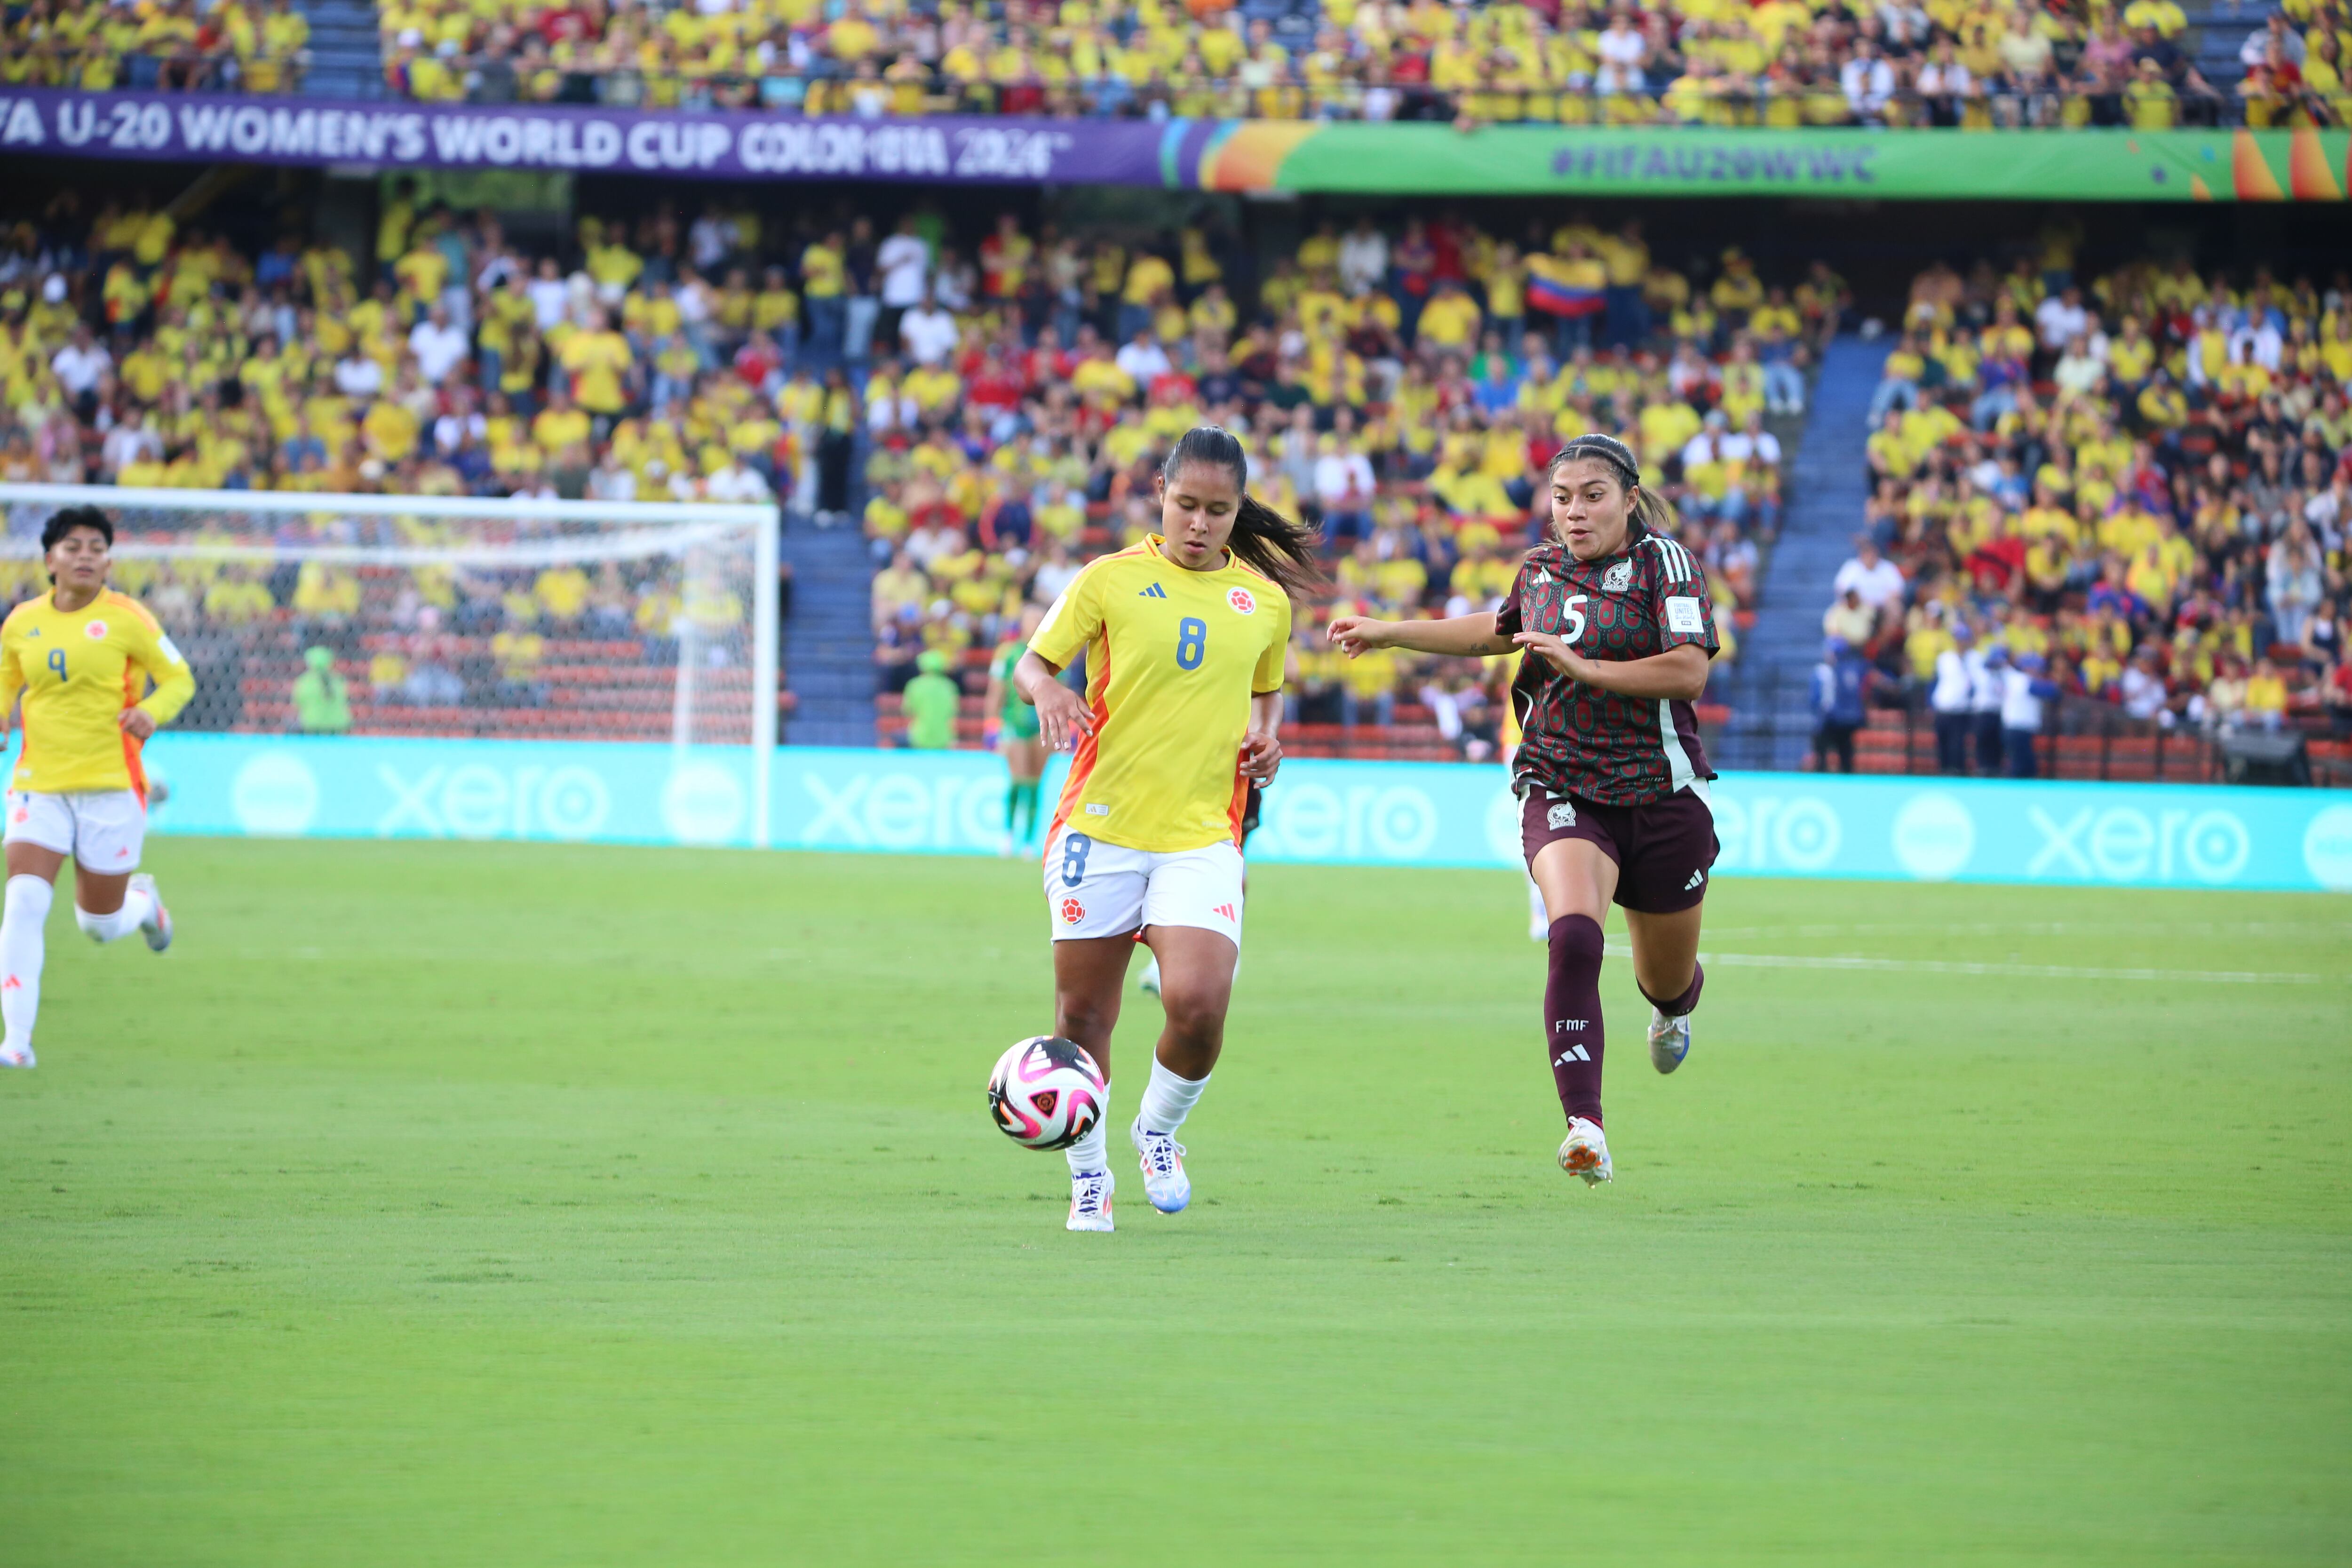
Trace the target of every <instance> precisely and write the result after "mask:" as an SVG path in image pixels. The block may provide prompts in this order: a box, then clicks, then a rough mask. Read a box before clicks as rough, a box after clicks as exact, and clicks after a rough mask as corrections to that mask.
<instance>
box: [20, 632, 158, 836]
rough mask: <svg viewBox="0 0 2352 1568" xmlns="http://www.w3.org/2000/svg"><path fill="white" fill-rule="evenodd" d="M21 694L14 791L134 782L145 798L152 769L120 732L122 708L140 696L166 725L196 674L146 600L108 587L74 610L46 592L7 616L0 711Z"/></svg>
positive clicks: (69, 791)
mask: <svg viewBox="0 0 2352 1568" xmlns="http://www.w3.org/2000/svg"><path fill="white" fill-rule="evenodd" d="M151 681H152V683H153V686H154V689H153V690H152V692H151V691H149V689H148V686H149V683H150V682H151ZM20 692H21V693H23V695H24V699H25V717H24V733H25V742H24V745H23V747H22V748H21V749H20V750H19V751H18V752H17V755H16V785H15V787H16V788H17V789H20V790H30V791H34V792H37V793H38V794H41V795H74V794H79V793H80V792H82V791H85V790H114V789H127V790H132V791H135V792H136V793H137V794H138V795H139V798H140V799H141V800H142V801H143V800H145V799H146V798H147V774H146V772H145V770H144V769H142V767H141V766H140V765H139V742H137V741H134V740H132V739H131V736H130V735H129V734H127V733H126V732H124V731H123V729H122V726H121V715H122V710H124V709H126V708H129V707H131V705H133V704H134V703H136V704H139V705H140V706H142V707H144V708H145V709H146V710H147V711H148V712H149V713H150V714H152V715H153V717H154V720H155V722H156V723H158V724H168V723H170V722H171V721H172V718H173V715H174V714H176V713H178V712H179V710H181V709H183V708H184V707H186V706H187V705H188V699H189V698H191V697H193V696H194V695H195V693H196V678H195V675H194V672H192V671H191V670H190V669H189V668H188V661H187V660H186V659H184V658H181V657H180V650H179V649H178V648H176V647H173V646H172V639H171V638H170V637H165V636H164V635H163V627H162V626H158V625H156V623H155V617H154V616H151V615H149V614H148V613H147V610H146V607H145V606H144V605H141V604H140V603H139V601H137V600H136V599H133V598H131V597H130V596H129V595H123V594H118V593H116V592H114V590H112V589H111V588H110V589H108V590H106V591H105V592H104V593H101V594H100V595H99V596H98V597H97V598H95V599H93V600H91V601H90V602H89V604H88V605H85V606H83V607H82V608H81V609H79V610H74V611H70V612H68V611H65V610H60V609H58V607H57V602H56V598H55V595H50V594H44V595H41V596H40V597H39V598H37V599H27V600H26V601H25V603H23V604H21V605H17V606H16V609H15V610H13V611H11V612H10V614H9V616H8V619H7V620H6V622H5V623H0V713H5V712H8V711H10V710H13V709H14V708H15V707H16V697H17V694H18V693H20ZM142 698H143V699H144V701H143V702H142Z"/></svg>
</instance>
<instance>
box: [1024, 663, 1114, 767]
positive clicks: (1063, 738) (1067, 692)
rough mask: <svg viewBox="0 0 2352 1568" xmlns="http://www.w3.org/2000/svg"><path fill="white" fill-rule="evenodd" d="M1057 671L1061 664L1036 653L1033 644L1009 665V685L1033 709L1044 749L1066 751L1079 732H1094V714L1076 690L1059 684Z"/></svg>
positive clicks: (1088, 733)
mask: <svg viewBox="0 0 2352 1568" xmlns="http://www.w3.org/2000/svg"><path fill="white" fill-rule="evenodd" d="M1061 675H1062V670H1061V667H1060V666H1058V665H1056V664H1054V663H1052V662H1050V661H1049V660H1047V659H1045V658H1042V657H1040V656H1039V655H1038V653H1037V651H1036V649H1034V648H1032V649H1030V650H1029V651H1028V652H1027V653H1024V654H1023V655H1022V656H1021V662H1020V663H1019V664H1016V665H1014V666H1013V690H1015V691H1018V692H1019V693H1021V700H1022V701H1024V702H1026V703H1027V704H1029V706H1030V707H1032V708H1034V709H1035V710H1037V730H1038V732H1039V734H1040V735H1041V736H1042V737H1043V738H1044V740H1045V749H1046V750H1047V751H1052V752H1066V751H1069V750H1071V749H1072V748H1074V747H1076V745H1077V743H1078V737H1079V736H1080V735H1091V734H1093V733H1094V732H1095V721H1094V716H1093V715H1092V714H1090V713H1088V712H1087V705H1086V703H1085V702H1084V701H1083V700H1080V699H1079V697H1078V694H1077V693H1076V692H1075V691H1073V690H1071V689H1069V688H1068V687H1066V686H1065V685H1063V684H1062V681H1061Z"/></svg>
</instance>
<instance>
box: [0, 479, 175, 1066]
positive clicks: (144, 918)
mask: <svg viewBox="0 0 2352 1568" xmlns="http://www.w3.org/2000/svg"><path fill="white" fill-rule="evenodd" d="M113 547H114V525H113V524H112V523H110V522H109V521H107V520H106V514H105V513H104V512H102V511H100V510H98V508H96V507H94V506H81V507H69V508H68V509H67V510H63V511H60V512H58V514H57V515H56V516H55V517H52V518H51V519H49V521H48V525H47V527H45V528H43V529H42V530H41V548H42V550H43V551H44V552H46V559H47V566H48V570H49V581H50V583H51V584H53V586H52V587H51V588H50V590H49V592H47V593H46V594H44V595H41V596H40V597H39V598H37V599H28V600H26V602H25V603H23V604H21V605H17V606H16V609H15V610H13V611H11V612H10V613H9V616H8V619H7V621H6V622H5V624H0V738H5V734H6V731H7V725H8V721H9V717H10V715H12V714H14V713H15V711H16V699H17V698H18V697H19V696H20V695H21V696H22V697H23V698H24V700H25V721H24V729H25V743H24V746H23V748H22V749H21V750H20V751H19V752H17V754H16V779H15V782H14V784H12V786H11V787H10V789H9V792H8V828H7V834H6V842H7V854H8V889H7V894H6V899H5V914H0V1020H5V1023H6V1026H7V1030H6V1035H5V1038H0V1067H13V1068H28V1067H31V1066H32V1065H33V1020H34V1017H35V1016H36V1015H37V1014H38V1013H39V1011H40V1007H41V963H42V958H43V954H44V948H43V942H42V930H41V928H42V926H43V924H44V923H45V922H46V921H47V920H48V916H49V900H50V897H51V894H52V891H53V889H54V888H55V885H56V883H57V879H58V869H59V868H62V867H63V866H64V865H65V863H66V857H68V855H70V856H72V857H73V861H74V919H75V920H76V921H79V923H80V925H81V929H82V930H83V931H87V932H89V935H90V937H91V939H92V940H93V941H97V942H112V941H114V940H115V939H116V938H118V937H125V936H129V935H130V934H131V932H132V931H141V932H143V933H144V934H145V935H146V938H147V945H148V946H149V947H152V948H153V949H154V950H155V951H156V952H163V950H164V949H165V948H167V947H169V946H170V945H171V944H172V917H171V915H170V914H169V913H168V912H167V911H166V910H164V908H163V900H162V899H161V898H159V897H158V896H157V895H156V892H155V879H154V878H152V877H143V876H139V875H137V874H136V873H137V871H138V869H139V850H140V847H141V846H142V843H143V842H144V840H145V838H146V835H147V774H146V773H145V771H144V770H142V768H141V767H140V765H139V751H140V747H141V746H142V745H143V744H144V743H145V742H146V740H147V737H148V736H150V735H152V734H153V733H154V732H155V729H156V726H158V725H160V724H168V723H170V722H171V721H172V716H173V714H175V713H177V712H179V710H181V709H183V708H184V707H186V706H187V703H188V699H189V698H191V697H193V696H194V695H195V690H196V678H195V677H194V675H193V674H191V673H190V672H189V669H188V661H187V660H186V659H184V658H181V657H180V650H179V649H178V648H175V647H173V646H172V639H171V638H170V637H165V636H164V635H163V627H161V626H157V625H156V624H155V617H154V616H151V615H149V614H148V613H147V611H146V610H145V608H143V607H142V605H140V604H139V602H138V601H137V600H135V599H131V598H129V597H126V596H125V595H121V594H118V593H115V592H114V591H113V590H112V589H110V588H109V587H108V586H107V585H106V573H107V567H108V564H109V555H110V552H111V551H112V549H113ZM151 683H152V687H153V689H152V691H151V690H150V689H149V687H150V685H151Z"/></svg>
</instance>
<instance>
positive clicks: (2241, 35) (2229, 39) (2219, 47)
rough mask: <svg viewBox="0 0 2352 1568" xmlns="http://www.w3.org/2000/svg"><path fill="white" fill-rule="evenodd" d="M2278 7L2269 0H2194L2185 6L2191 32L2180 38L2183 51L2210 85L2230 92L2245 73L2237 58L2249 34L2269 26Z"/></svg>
mask: <svg viewBox="0 0 2352 1568" xmlns="http://www.w3.org/2000/svg"><path fill="white" fill-rule="evenodd" d="M2278 8H2279V7H2278V6H2276V5H2271V4H2268V3H2267V0H2245V3H2244V4H2242V5H2239V4H2233V3H2232V0H2206V4H2203V5H2198V4H2196V3H2195V0H2191V4H2190V5H2189V6H2188V7H2186V8H2185V14H2186V15H2187V16H2188V18H2189V36H2188V37H2183V38H2181V39H2180V40H2179V44H2180V52H2181V53H2182V54H2185V55H2187V56H2188V57H2189V64H2191V65H2193V66H2195V67H2196V68H2197V74H2198V75H2200V76H2201V77H2203V78H2204V79H2205V80H2206V83H2207V85H2209V86H2210V87H2211V88H2212V89H2214V90H2215V91H2216V92H2220V93H2223V94H2227V93H2228V92H2229V91H2230V89H2232V88H2234V87H2236V86H2237V85H2238V82H2239V80H2240V79H2242V78H2243V77H2244V76H2245V74H2246V69H2245V67H2244V66H2242V65H2241V64H2240V63H2239V61H2238V51H2239V49H2241V48H2242V47H2244V46H2245V42H2246V35H2247V34H2249V33H2259V32H2261V31H2262V30H2263V28H2264V27H2266V26H2269V25H2270V16H2271V13H2272V12H2273V11H2275V10H2277V9H2278Z"/></svg>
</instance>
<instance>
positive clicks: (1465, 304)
mask: <svg viewBox="0 0 2352 1568" xmlns="http://www.w3.org/2000/svg"><path fill="white" fill-rule="evenodd" d="M1479 321H1480V312H1479V310H1478V302H1477V301H1476V300H1473V299H1471V298H1470V296H1469V294H1468V293H1467V292H1466V291H1465V290H1464V289H1463V287H1462V285H1461V284H1460V283H1458V282H1456V281H1454V279H1450V278H1449V279H1445V280H1444V281H1443V282H1441V283H1439V284H1438V286H1437V292H1436V294H1435V295H1434V296H1433V297H1432V298H1431V300H1430V301H1429V303H1427V304H1426V305H1423V307H1422V308H1421V323H1420V326H1419V328H1418V329H1417V331H1416V332H1415V340H1416V341H1417V342H1419V343H1420V344H1421V345H1422V346H1423V347H1424V348H1431V349H1436V350H1439V351H1441V352H1445V353H1459V352H1462V351H1465V350H1466V349H1468V348H1469V347H1470V345H1471V344H1472V343H1474V342H1476V340H1477V336H1478V325H1479Z"/></svg>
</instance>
